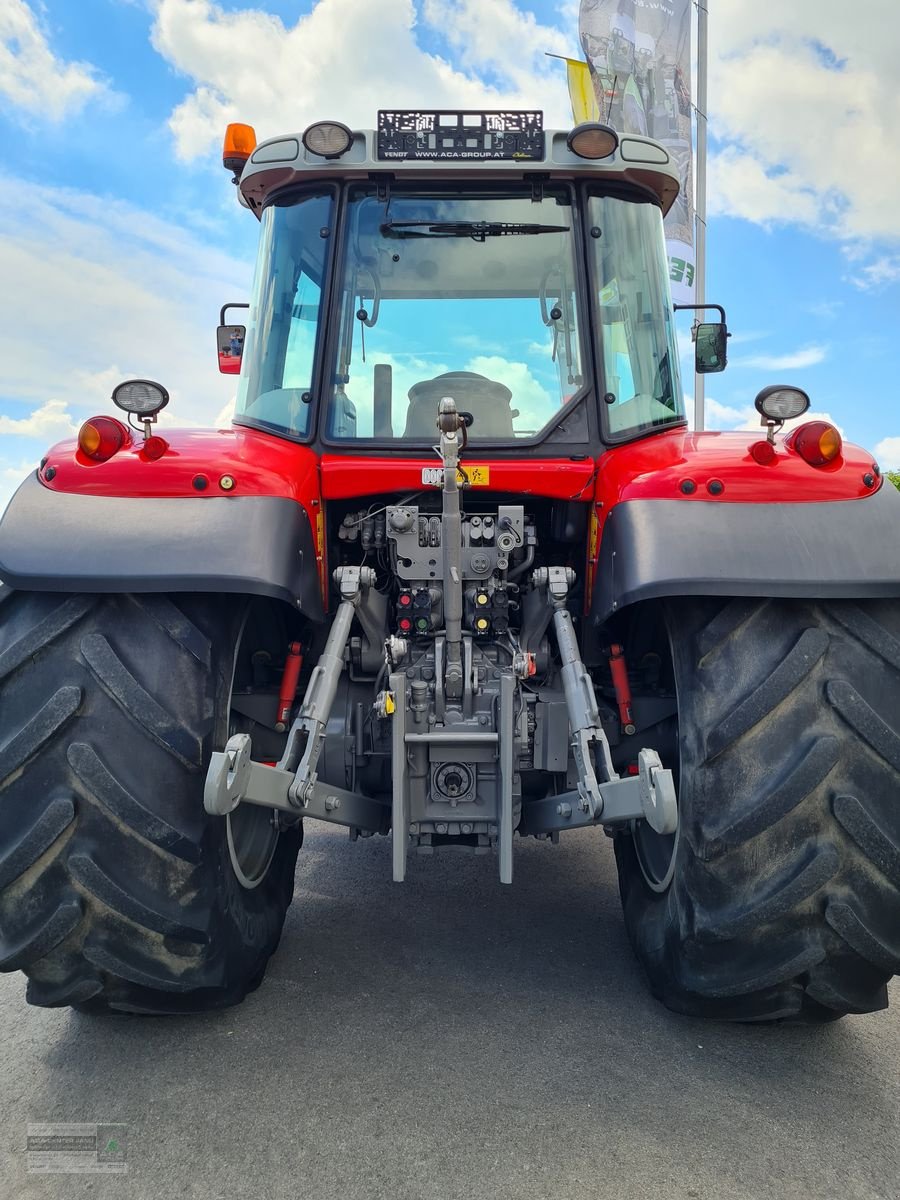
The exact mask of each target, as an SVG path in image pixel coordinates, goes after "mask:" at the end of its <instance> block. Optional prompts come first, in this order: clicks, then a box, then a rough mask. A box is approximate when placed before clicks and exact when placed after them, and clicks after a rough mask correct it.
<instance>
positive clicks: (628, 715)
mask: <svg viewBox="0 0 900 1200" xmlns="http://www.w3.org/2000/svg"><path fill="white" fill-rule="evenodd" d="M609 669H610V672H611V674H612V681H613V687H614V688H615V689H616V704H618V706H619V720H620V721H621V722H622V732H623V733H627V734H632V733H634V714H633V713H632V711H631V684H630V683H629V682H628V667H627V666H626V663H625V651H624V650H623V649H622V647H621V646H619V645H617V644H616V643H613V645H611V646H610V648H609Z"/></svg>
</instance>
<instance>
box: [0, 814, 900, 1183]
mask: <svg viewBox="0 0 900 1200" xmlns="http://www.w3.org/2000/svg"><path fill="white" fill-rule="evenodd" d="M515 872H516V878H515V882H514V884H513V886H512V887H511V888H504V887H501V886H500V884H499V883H497V882H496V868H495V863H494V861H493V860H492V859H486V858H474V857H468V856H463V855H456V854H447V855H446V856H443V857H440V858H437V859H432V860H428V859H413V860H412V861H411V866H410V872H409V878H408V882H407V883H406V884H403V885H399V884H393V883H391V882H390V845H389V843H388V841H387V840H386V839H372V840H369V841H361V842H357V843H356V844H350V843H349V842H348V841H347V839H346V835H345V834H344V833H343V832H341V831H337V830H332V829H329V828H327V827H323V826H316V825H314V824H312V823H310V825H309V828H308V833H307V841H306V845H305V846H304V848H303V850H302V851H301V855H300V862H299V865H298V871H297V888H296V897H295V900H294V904H293V906H292V908H291V910H290V912H289V913H288V919H287V924H286V926H285V932H284V937H283V939H282V942H281V946H280V947H279V950H278V952H277V954H276V956H275V958H274V959H273V960H272V963H271V965H270V968H269V973H268V975H267V977H266V980H265V982H264V983H263V985H262V987H261V988H260V989H259V990H258V991H257V992H256V993H254V994H253V996H251V997H250V998H249V999H248V1000H247V1001H246V1002H245V1003H244V1004H243V1005H242V1006H241V1007H239V1008H237V1009H233V1010H231V1011H229V1012H226V1013H220V1014H215V1015H210V1016H204V1017H194V1018H151V1019H147V1018H130V1017H101V1018H97V1017H86V1016H81V1015H77V1014H73V1013H70V1012H68V1011H57V1010H46V1009H36V1008H30V1007H28V1006H26V1004H25V1001H24V979H23V978H22V977H21V976H20V975H13V976H2V977H0V1039H2V1041H0V1114H2V1117H0V1121H2V1126H3V1137H2V1141H0V1200H32V1198H35V1200H37V1198H39V1197H40V1198H43V1197H47V1196H50V1197H59V1198H61V1200H70V1198H77V1197H82V1196H89V1197H94V1198H98V1200H100V1198H104V1197H113V1198H115V1200H119V1198H120V1197H121V1198H126V1200H144V1198H145V1197H146V1198H147V1200H169V1198H170V1197H190V1198H192V1200H193V1198H196V1200H213V1198H219V1197H221V1198H222V1200H232V1198H233V1197H247V1198H248V1200H256V1198H257V1197H259V1198H263V1197H264V1198H266V1200H282V1198H284V1200H288V1198H290V1200H357V1198H363V1197H365V1198H367V1200H369V1198H375V1197H378V1198H381V1197H385V1198H388V1197H389V1198H391V1200H407V1198H409V1200H424V1198H426V1197H427V1198H432V1197H434V1198H435V1200H487V1198H494V1197H497V1198H503V1200H506V1198H509V1200H532V1198H535V1200H537V1198H540V1200H549V1198H554V1200H555V1198H559V1200H581V1198H582V1197H583V1198H585V1200H587V1198H590V1200H606V1198H607V1197H608V1198H609V1200H658V1198H659V1200H662V1198H665V1200H688V1198H689V1200H769V1198H772V1200H776V1198H777V1200H781V1198H783V1197H802V1198H804V1200H830V1198H831V1197H834V1198H835V1200H838V1198H839V1200H873V1198H878V1200H898V1197H900V1070H898V1067H900V987H897V986H896V985H895V986H894V989H893V1000H894V1005H895V1007H893V1008H891V1009H890V1010H888V1012H886V1013H879V1014H876V1015H873V1016H870V1017H856V1018H849V1019H847V1020H844V1021H840V1022H837V1023H836V1024H833V1025H829V1026H825V1027H822V1028H817V1029H799V1028H786V1027H775V1028H762V1027H755V1026H731V1025H715V1024H707V1023H705V1022H700V1021H694V1020H690V1019H687V1018H683V1017H678V1016H675V1015H673V1014H671V1013H669V1012H667V1011H666V1010H665V1009H663V1008H662V1007H660V1006H659V1005H658V1004H657V1003H656V1002H655V1001H654V1000H652V998H651V997H650V996H649V994H648V993H647V991H646V988H645V985H644V982H643V979H642V976H641V972H640V969H639V967H638V965H637V964H636V962H635V961H634V959H633V958H632V956H631V953H630V950H629V947H628V943H627V940H626V937H625V933H624V929H623V927H622V922H621V917H620V913H619V903H618V896H617V893H616V884H615V867H614V864H613V857H612V847H611V845H610V843H609V842H608V841H607V839H606V838H604V837H603V836H602V835H601V834H600V833H599V832H597V831H584V832H581V833H577V834H570V835H568V836H567V837H566V836H564V837H563V838H562V841H561V843H560V845H559V846H555V847H553V846H550V845H548V844H543V843H536V842H534V841H527V842H518V841H517V843H516V859H515ZM57 1121H67V1122H109V1121H115V1122H123V1123H125V1124H126V1126H127V1139H126V1143H125V1144H126V1145H127V1151H126V1153H127V1163H128V1173H127V1174H116V1175H107V1176H100V1175H55V1176H39V1175H35V1174H28V1173H27V1171H26V1154H25V1138H26V1126H27V1124H28V1123H29V1122H57Z"/></svg>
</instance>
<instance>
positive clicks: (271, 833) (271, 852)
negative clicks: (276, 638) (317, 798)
mask: <svg viewBox="0 0 900 1200" xmlns="http://www.w3.org/2000/svg"><path fill="white" fill-rule="evenodd" d="M246 624H247V617H246V615H245V617H244V622H243V624H242V625H241V631H240V634H239V636H238V639H237V643H236V645H235V649H234V662H233V664H232V668H231V687H230V689H229V693H228V737H230V736H231V735H232V734H233V733H240V732H241V729H240V722H241V718H240V717H239V716H238V714H237V713H235V712H233V711H232V708H231V697H232V695H233V694H234V680H235V674H236V672H237V664H238V656H239V654H240V650H241V643H242V642H243V640H244V629H245V628H246ZM225 830H226V835H227V841H228V857H229V859H230V860H231V868H232V870H233V871H234V873H235V876H236V877H237V880H238V883H240V885H241V887H243V888H248V889H251V888H255V887H259V885H260V884H261V883H262V881H263V880H264V879H265V877H266V875H267V874H268V872H269V867H270V866H271V865H272V859H273V858H274V857H275V849H276V847H277V845H278V838H279V829H278V824H277V813H276V812H275V810H274V809H269V808H260V807H259V806H258V805H256V804H239V805H238V807H237V808H236V809H235V810H234V812H230V813H228V815H227V816H226V817H225Z"/></svg>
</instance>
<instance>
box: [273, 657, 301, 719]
mask: <svg viewBox="0 0 900 1200" xmlns="http://www.w3.org/2000/svg"><path fill="white" fill-rule="evenodd" d="M302 650H303V647H302V646H301V645H300V643H299V642H291V644H290V645H289V646H288V652H287V658H286V659H285V660H284V673H283V675H282V676H281V690H280V691H279V693H278V718H277V720H276V722H275V728H276V730H277V731H278V732H279V733H283V732H284V730H285V729H287V724H288V721H289V720H290V719H291V709H292V708H293V707H294V700H295V699H296V696H297V684H298V683H299V682H300V668H301V667H302V666H303V653H302Z"/></svg>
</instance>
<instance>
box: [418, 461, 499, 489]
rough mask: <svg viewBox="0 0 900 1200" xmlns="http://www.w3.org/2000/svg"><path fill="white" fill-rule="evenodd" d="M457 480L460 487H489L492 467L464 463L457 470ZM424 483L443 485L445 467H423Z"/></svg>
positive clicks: (432, 485) (436, 485)
mask: <svg viewBox="0 0 900 1200" xmlns="http://www.w3.org/2000/svg"><path fill="white" fill-rule="evenodd" d="M456 482H457V483H458V484H459V485H460V487H466V486H468V487H487V486H488V485H489V484H490V482H491V468H490V467H487V466H475V465H474V464H472V463H464V464H463V466H461V467H458V468H457V471H456ZM422 483H423V484H424V486H425V487H443V486H444V469H443V467H423V468H422Z"/></svg>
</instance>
